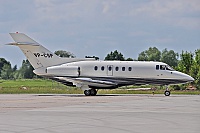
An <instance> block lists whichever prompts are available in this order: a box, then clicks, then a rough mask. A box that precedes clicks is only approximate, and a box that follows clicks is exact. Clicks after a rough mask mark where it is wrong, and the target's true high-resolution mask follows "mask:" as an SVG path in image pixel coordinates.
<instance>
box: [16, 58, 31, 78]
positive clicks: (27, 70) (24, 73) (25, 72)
mask: <svg viewBox="0 0 200 133" xmlns="http://www.w3.org/2000/svg"><path fill="white" fill-rule="evenodd" d="M33 70H34V69H33V67H32V65H31V64H30V62H29V61H28V60H23V61H22V66H21V68H20V69H19V71H18V73H16V76H18V77H16V78H25V79H26V78H27V79H32V78H33V77H34V76H35V74H34V73H33Z"/></svg>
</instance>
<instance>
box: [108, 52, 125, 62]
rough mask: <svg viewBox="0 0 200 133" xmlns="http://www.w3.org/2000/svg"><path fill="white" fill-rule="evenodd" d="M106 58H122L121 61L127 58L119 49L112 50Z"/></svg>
mask: <svg viewBox="0 0 200 133" xmlns="http://www.w3.org/2000/svg"><path fill="white" fill-rule="evenodd" d="M105 60H120V61H124V60H125V58H124V56H123V55H122V53H120V52H118V51H117V50H115V51H114V52H112V51H111V52H110V54H107V56H106V57H105Z"/></svg>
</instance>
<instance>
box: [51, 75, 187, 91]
mask: <svg viewBox="0 0 200 133" xmlns="http://www.w3.org/2000/svg"><path fill="white" fill-rule="evenodd" d="M68 78H70V77H68ZM71 78H72V79H73V78H75V77H71ZM76 78H77V77H76ZM79 78H91V79H93V80H100V81H109V82H113V83H115V84H116V85H114V86H109V87H103V86H102V87H99V86H98V87H97V86H93V85H89V87H91V88H98V89H106V88H117V87H120V86H127V85H145V84H149V85H170V84H181V83H186V82H189V81H187V80H184V79H182V80H178V79H153V78H117V77H79ZM50 79H52V80H55V81H58V82H61V83H63V84H64V85H67V86H74V85H73V83H71V82H68V81H65V80H59V79H55V78H50ZM99 84H100V83H99Z"/></svg>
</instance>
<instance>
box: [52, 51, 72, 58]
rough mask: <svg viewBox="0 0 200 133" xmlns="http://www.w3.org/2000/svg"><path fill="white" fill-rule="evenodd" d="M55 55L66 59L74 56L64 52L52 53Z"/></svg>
mask: <svg viewBox="0 0 200 133" xmlns="http://www.w3.org/2000/svg"><path fill="white" fill-rule="evenodd" d="M54 53H55V54H56V55H58V56H60V57H67V58H75V57H76V56H75V55H74V54H73V53H70V52H67V51H64V50H58V51H55V52H54Z"/></svg>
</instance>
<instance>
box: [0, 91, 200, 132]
mask: <svg viewBox="0 0 200 133" xmlns="http://www.w3.org/2000/svg"><path fill="white" fill-rule="evenodd" d="M56 132H57V133H86V132H87V133H111V132H113V133H200V96H199V95H171V96H170V97H165V96H164V95H98V96H92V97H86V96H84V95H42V94H41V95H25V94H20V95H15V94H14V95H3V94H2V95H0V133H56Z"/></svg>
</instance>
